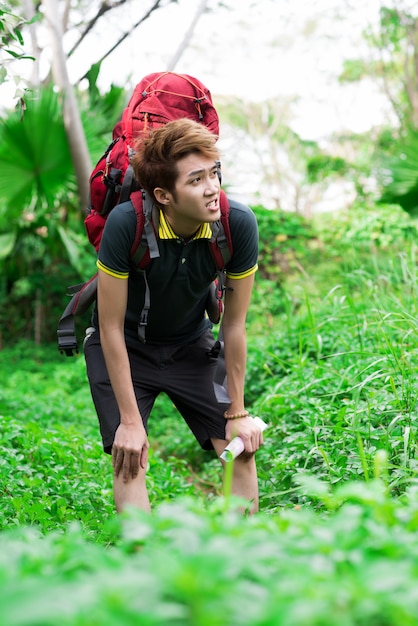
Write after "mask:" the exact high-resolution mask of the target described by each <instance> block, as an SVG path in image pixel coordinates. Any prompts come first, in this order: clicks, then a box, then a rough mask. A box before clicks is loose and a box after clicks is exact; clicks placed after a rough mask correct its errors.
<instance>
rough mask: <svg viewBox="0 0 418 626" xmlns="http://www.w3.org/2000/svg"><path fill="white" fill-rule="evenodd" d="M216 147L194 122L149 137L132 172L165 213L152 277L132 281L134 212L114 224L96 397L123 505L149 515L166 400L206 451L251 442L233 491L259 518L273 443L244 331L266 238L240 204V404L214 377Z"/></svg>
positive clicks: (233, 301) (231, 360)
mask: <svg viewBox="0 0 418 626" xmlns="http://www.w3.org/2000/svg"><path fill="white" fill-rule="evenodd" d="M218 161H219V152H218V149H217V147H216V137H215V135H213V134H212V133H211V132H210V131H209V130H208V129H207V128H206V127H204V126H203V125H201V124H199V123H197V122H194V121H192V120H189V119H180V120H176V121H173V122H169V123H168V124H166V125H165V126H162V127H161V128H158V129H157V130H154V131H153V132H152V133H150V134H149V135H144V137H143V138H142V140H141V141H140V142H139V144H138V146H137V151H136V154H135V156H134V158H133V161H132V165H133V169H134V174H135V177H136V179H137V180H138V182H139V183H140V185H141V186H142V187H143V188H144V189H145V190H146V191H147V192H148V193H149V194H150V196H151V197H152V199H153V201H154V202H155V204H156V206H157V208H158V209H159V213H160V215H159V227H158V247H159V253H160V256H159V257H158V258H156V259H154V260H153V261H152V262H151V263H150V264H149V266H148V267H147V268H146V270H145V280H144V275H143V273H142V274H141V273H140V272H137V271H134V270H132V262H131V260H130V250H131V246H132V243H133V240H134V236H135V225H136V215H135V211H134V208H133V206H132V204H131V202H126V203H123V204H121V205H118V206H117V207H115V208H114V209H113V211H112V212H111V214H110V215H109V217H108V219H107V222H106V226H105V229H104V232H103V236H102V241H101V246H100V250H99V254H98V261H97V265H98V270H99V276H98V292H97V311H96V313H95V316H96V319H95V327H96V328H98V329H99V330H98V331H96V332H94V333H93V334H92V335H91V336H90V337H88V339H87V340H86V342H85V348H84V351H85V358H86V362H87V372H88V377H89V381H90V387H91V392H92V397H93V400H94V403H95V406H96V410H97V413H98V417H99V422H100V429H101V435H102V439H103V446H104V449H105V451H106V452H108V453H111V454H112V460H113V468H114V497H115V504H116V508H117V510H118V511H121V510H122V509H123V508H124V507H125V506H126V505H134V506H138V507H140V508H142V509H144V510H149V508H150V504H149V499H148V493H147V489H146V468H147V458H148V447H149V444H148V438H147V423H148V417H149V414H150V412H151V409H152V406H153V403H154V401H155V398H156V397H157V395H158V394H159V393H160V392H165V393H166V394H167V395H168V396H169V397H170V398H171V400H172V401H173V403H174V405H175V406H176V407H177V409H178V410H179V412H180V413H181V415H182V416H183V418H184V419H185V420H186V422H187V424H188V426H189V428H190V430H191V431H192V433H193V434H194V436H195V437H196V439H197V440H198V442H199V443H200V445H201V446H202V448H204V449H212V448H214V449H215V451H216V453H217V455H218V456H220V455H221V454H222V452H223V450H224V448H225V446H226V445H227V443H228V442H229V441H230V440H231V439H232V438H233V437H234V436H237V435H238V436H240V437H241V438H242V439H243V441H244V443H245V451H244V453H243V454H241V455H240V456H239V457H238V458H237V459H236V460H235V462H234V469H233V482H232V491H233V493H234V494H235V495H238V496H241V497H243V498H246V499H247V500H248V501H249V502H250V503H251V504H250V510H251V511H252V512H254V511H256V510H257V507H258V484H257V471H256V464H255V458H254V453H255V452H256V451H257V449H258V448H259V446H260V445H261V444H262V433H261V431H260V430H259V428H258V427H257V426H256V425H255V424H254V422H253V420H252V419H251V418H250V417H249V416H248V412H247V411H246V410H245V407H244V376H245V364H246V335H245V320H246V314H247V310H248V306H249V303H250V297H251V291H252V287H253V281H254V274H255V272H256V269H257V254H258V231H257V224H256V220H255V217H254V214H253V213H252V212H251V210H250V209H249V208H248V207H246V206H243V205H241V204H239V203H236V202H230V204H231V209H230V217H229V221H230V228H231V236H232V241H233V253H232V257H231V259H230V261H229V262H228V264H227V266H226V293H225V305H224V313H223V320H222V330H223V338H224V347H225V366H226V373H227V381H228V394H229V398H230V402H228V403H227V404H222V403H219V402H218V401H217V399H216V396H215V391H214V385H213V378H214V372H215V368H216V358H215V357H214V356H213V353H211V348H212V347H213V345H214V338H213V334H212V331H211V323H210V321H209V320H208V317H207V315H206V314H205V301H206V298H207V292H208V288H209V286H210V285H211V283H212V281H213V279H214V278H215V276H216V265H215V262H214V260H213V258H212V255H211V252H210V249H209V245H208V241H207V240H208V239H209V238H210V237H211V236H212V225H214V224H215V223H216V222H217V221H218V220H219V218H220V204H219V195H220V182H219V177H218V168H219V164H218ZM147 287H148V289H149V294H150V309H149V319H148V324H147V326H146V341H145V342H143V341H141V340H140V339H139V338H138V321H139V315H140V312H141V311H142V308H143V306H144V298H145V292H146V288H147Z"/></svg>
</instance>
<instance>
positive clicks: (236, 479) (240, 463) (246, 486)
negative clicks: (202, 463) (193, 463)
mask: <svg viewBox="0 0 418 626" xmlns="http://www.w3.org/2000/svg"><path fill="white" fill-rule="evenodd" d="M212 444H213V447H214V448H215V450H216V454H217V455H218V457H219V456H220V455H221V454H222V452H223V451H224V450H225V447H226V445H227V442H226V441H224V440H222V439H212ZM221 463H222V464H223V465H224V461H221ZM231 491H232V494H233V495H235V496H239V497H240V498H244V499H245V500H248V502H250V504H251V506H250V508H249V512H250V513H257V511H258V479H257V466H256V462H255V455H252V456H247V455H245V454H244V455H243V454H241V455H240V456H238V457H237V458H236V459H235V460H234V461H233V473H232V487H231Z"/></svg>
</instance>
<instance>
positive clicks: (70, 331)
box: [57, 274, 98, 356]
mask: <svg viewBox="0 0 418 626" xmlns="http://www.w3.org/2000/svg"><path fill="white" fill-rule="evenodd" d="M97 277H98V275H97V274H95V275H94V276H93V277H92V278H90V280H88V281H87V282H85V283H80V284H79V285H73V286H72V287H68V293H69V295H72V298H71V300H70V301H69V303H68V304H67V306H66V307H65V310H64V312H63V314H62V315H61V318H60V320H59V322H58V329H57V337H58V350H59V351H60V352H61V354H66V355H67V356H73V355H74V353H78V343H77V337H76V332H75V323H74V316H75V315H83V314H84V313H85V312H86V311H88V309H89V308H90V306H91V305H92V304H93V302H94V301H95V299H96V294H97Z"/></svg>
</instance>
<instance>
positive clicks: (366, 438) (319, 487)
mask: <svg viewBox="0 0 418 626" xmlns="http://www.w3.org/2000/svg"><path fill="white" fill-rule="evenodd" d="M329 263H330V262H329V259H326V276H327V279H326V280H324V274H323V273H321V272H322V268H321V267H320V266H313V267H311V268H309V272H307V271H306V272H305V274H306V275H304V277H302V276H299V277H298V278H297V280H296V279H294V278H293V279H290V280H288V281H287V283H286V285H285V286H284V288H282V289H281V290H280V291H279V292H277V293H275V291H274V288H273V286H272V285H270V295H271V298H272V301H271V304H270V303H268V302H267V303H266V302H265V301H264V306H263V307H262V308H261V309H260V311H259V315H258V316H257V314H256V313H254V312H253V313H252V317H251V320H250V327H249V357H248V380H247V405H248V406H249V407H251V409H252V411H253V413H258V414H259V415H260V416H261V417H262V418H263V419H264V420H265V421H266V422H267V423H268V424H269V427H268V429H267V430H266V431H265V445H264V446H263V448H262V449H261V450H260V451H259V452H258V453H257V459H258V468H259V483H260V505H261V511H260V513H259V514H258V515H256V516H253V517H252V518H246V517H240V516H238V515H237V514H236V513H235V509H236V507H235V504H239V503H238V502H235V500H234V499H233V498H228V497H227V498H222V497H221V493H222V481H221V476H220V471H219V467H218V462H217V460H216V459H215V458H214V456H213V454H210V453H205V452H203V451H200V450H199V449H197V446H196V444H195V442H194V439H193V437H192V436H191V435H190V433H189V432H188V430H187V429H186V427H185V425H184V424H183V422H182V421H181V420H180V418H179V417H178V415H177V413H176V411H175V410H174V408H173V407H172V405H171V403H170V402H169V400H168V399H167V398H165V397H162V398H161V399H160V400H159V401H158V403H157V405H156V408H155V413H154V414H153V417H152V418H151V422H150V423H151V426H150V441H151V454H150V467H149V472H148V487H149V493H150V498H151V502H152V506H153V514H152V515H151V516H147V515H143V514H141V513H140V512H135V511H131V512H129V513H127V514H126V515H124V516H120V517H117V516H116V515H115V512H114V507H113V502H112V491H111V467H110V459H109V457H108V456H106V455H104V454H103V452H102V450H101V443H100V440H99V433H98V427H97V418H96V415H95V413H94V409H93V405H92V402H91V398H90V394H89V389H88V385H87V381H86V375H85V367H84V362H83V358H82V357H76V358H74V359H66V358H64V357H62V356H60V355H59V354H58V353H57V352H56V348H55V346H52V347H51V346H46V347H44V348H35V347H33V346H32V345H31V344H28V343H20V344H19V345H16V346H14V347H13V348H9V349H7V350H3V351H2V352H0V421H1V431H0V451H1V454H0V489H1V493H2V506H1V509H0V529H1V532H0V543H1V549H0V554H1V557H0V579H1V580H2V582H3V585H2V588H1V591H0V623H4V624H7V626H49V625H51V626H55V624H57V623H60V624H63V625H64V626H65V625H71V626H99V625H100V626H102V625H103V626H104V625H108V624H109V626H110V625H112V626H113V625H118V624H121V625H122V624H126V623H129V624H141V626H142V625H143V624H145V625H148V624H149V625H153V626H154V625H158V626H165V625H166V624H178V625H179V626H180V625H181V626H206V625H208V626H213V625H216V624H222V625H224V624H228V625H231V626H235V625H236V626H240V625H249V624H251V626H271V625H272V626H274V625H276V624H277V626H279V625H280V626H337V625H338V626H409V625H411V626H412V625H414V626H415V624H416V615H417V614H418V600H417V595H416V584H417V578H418V566H417V563H418V560H417V542H416V535H417V530H418V529H417V524H418V505H417V502H418V500H417V490H418V480H417V467H418V464H417V420H416V416H417V398H418V390H417V382H416V381H417V367H418V340H417V312H418V311H417V309H418V297H417V275H416V269H415V268H416V258H415V249H414V247H409V248H405V251H404V252H401V253H396V254H392V255H391V254H387V253H385V254H382V255H380V254H369V255H368V256H367V255H365V254H364V251H360V252H359V254H358V255H357V256H356V255H355V254H354V251H353V250H352V251H351V253H350V254H349V255H347V257H346V258H345V259H344V260H340V261H339V262H338V263H336V262H335V261H334V273H333V274H332V273H330V265H329ZM265 287H266V283H265V282H264V283H262V284H261V287H260V289H261V291H263V292H264V289H265ZM261 291H260V292H257V294H256V302H257V300H258V298H261V296H262V293H261ZM264 293H265V292H264ZM275 298H277V299H280V302H279V303H278V302H275V301H274V299H275ZM261 299H262V298H261ZM269 310H271V311H277V312H279V313H278V314H277V315H276V314H275V315H268V311H269ZM266 312H267V314H266ZM260 328H264V332H263V333H261V332H259V329H260Z"/></svg>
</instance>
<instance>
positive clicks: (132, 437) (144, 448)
mask: <svg viewBox="0 0 418 626" xmlns="http://www.w3.org/2000/svg"><path fill="white" fill-rule="evenodd" d="M148 448H149V443H148V437H147V433H146V432H145V429H144V427H143V425H142V424H138V425H137V424H122V423H121V424H120V425H119V427H118V429H117V430H116V433H115V440H114V442H113V446H112V463H113V471H114V475H115V478H117V477H118V476H119V474H120V472H121V471H122V479H123V482H125V483H126V482H128V480H129V479H130V478H136V477H137V476H138V473H139V468H140V467H141V468H142V469H146V467H147V464H148Z"/></svg>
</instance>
